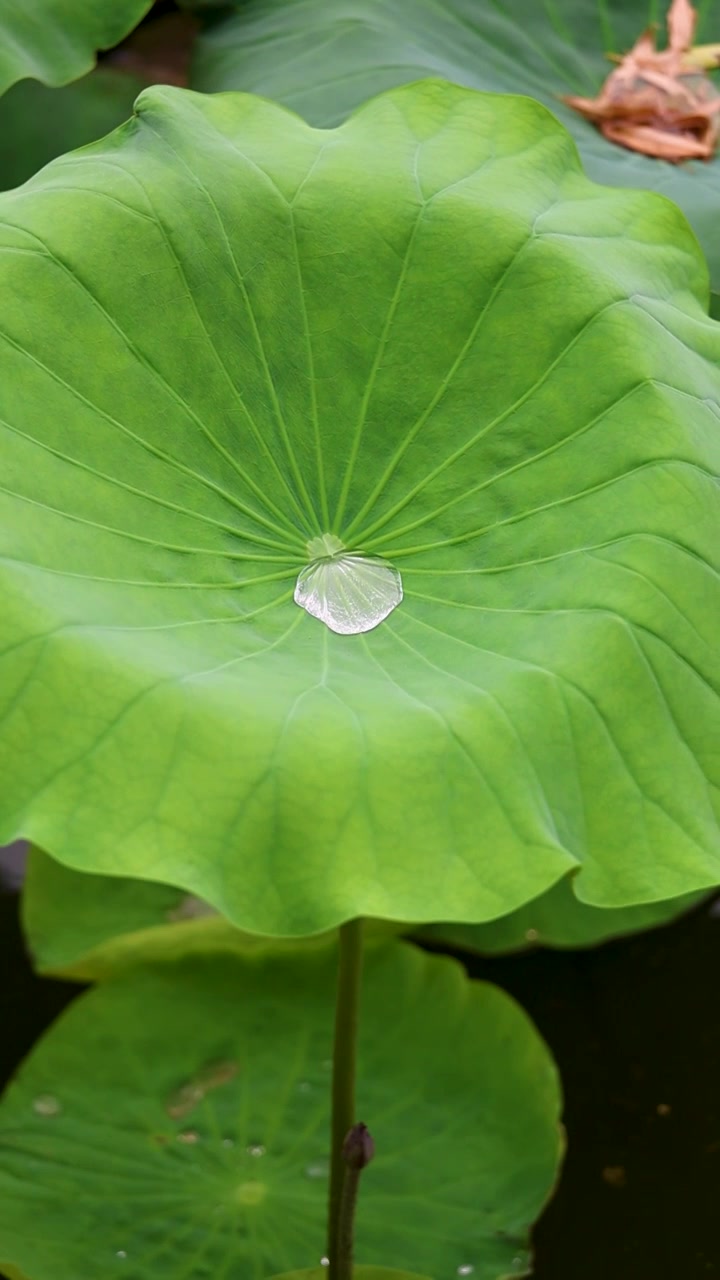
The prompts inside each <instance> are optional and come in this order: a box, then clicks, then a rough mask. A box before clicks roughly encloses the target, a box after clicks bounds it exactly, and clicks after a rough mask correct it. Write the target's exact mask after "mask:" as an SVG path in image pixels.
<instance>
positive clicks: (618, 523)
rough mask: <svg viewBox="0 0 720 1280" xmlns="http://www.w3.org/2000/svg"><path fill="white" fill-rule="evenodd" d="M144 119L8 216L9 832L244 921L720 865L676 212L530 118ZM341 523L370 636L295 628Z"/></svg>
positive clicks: (708, 571) (653, 883) (172, 113)
mask: <svg viewBox="0 0 720 1280" xmlns="http://www.w3.org/2000/svg"><path fill="white" fill-rule="evenodd" d="M138 111H139V114H138V116H137V118H135V119H133V121H131V122H130V123H128V124H127V125H125V126H123V127H122V128H121V129H120V130H118V131H117V132H116V133H115V134H112V135H111V136H110V138H109V139H107V140H106V141H104V142H103V143H100V144H97V145H95V146H92V147H90V148H87V149H85V150H84V151H82V152H80V153H78V154H74V155H70V156H69V157H64V158H62V159H60V160H58V161H56V162H54V163H53V164H52V165H50V166H49V167H48V168H47V169H45V170H44V171H43V173H41V174H40V175H38V176H37V177H36V178H34V179H32V180H31V182H30V183H28V184H27V185H26V186H25V187H23V188H21V189H20V190H18V191H16V192H9V193H6V194H5V195H3V196H2V197H0V221H1V223H2V226H1V227H0V287H2V291H3V298H4V300H5V301H4V330H3V334H2V341H1V344H0V353H1V356H0V358H1V362H2V370H1V373H2V376H1V377H0V449H1V450H2V461H3V468H2V480H1V484H2V489H1V492H0V506H1V508H2V510H1V511H0V515H1V517H2V519H1V521H0V528H1V529H2V531H3V532H2V543H1V544H0V555H1V556H2V559H1V560H0V564H1V566H2V569H1V572H0V583H1V585H2V590H3V601H4V603H3V610H2V617H1V618H0V652H1V653H2V658H1V659H0V689H1V690H2V704H1V705H0V750H1V751H2V779H3V783H2V791H1V793H0V838H4V839H6V840H9V839H12V838H14V837H15V836H17V835H18V834H24V835H26V836H28V837H29V838H30V839H33V840H34V841H36V843H38V844H39V845H40V846H41V847H43V848H45V849H47V850H48V851H49V852H50V853H51V854H52V855H53V856H55V857H57V858H58V859H59V860H61V861H64V862H66V863H68V864H69V865H72V866H75V867H77V868H78V869H80V870H85V871H92V872H98V873H103V872H105V873H110V874H115V875H129V876H135V877H140V878H144V879H153V880H157V881H161V882H168V883H172V884H174V885H178V886H180V887H182V888H184V889H186V890H188V891H189V892H192V893H195V894H197V895H198V896H200V897H202V898H204V899H205V900H207V901H209V902H210V903H212V904H213V905H214V906H216V907H218V908H219V909H220V910H222V912H223V913H224V914H226V915H227V916H228V917H230V918H231V919H232V920H233V922H234V923H235V924H237V925H238V926H239V927H241V928H245V929H247V930H249V931H251V932H258V933H263V932H265V933H276V934H292V933H297V934H300V933H312V932H319V931H321V930H323V929H327V928H329V927H331V926H333V925H335V924H337V923H339V922H340V921H341V920H343V919H347V918H350V917H353V916H356V915H358V914H363V915H368V916H382V917H389V918H393V919H397V920H407V921H412V922H417V921H428V920H437V919H445V920H463V921H466V922H468V921H472V922H480V921H483V920H488V919H493V918H495V917H497V916H499V915H502V914H505V913H507V912H509V911H511V910H513V909H515V908H516V907H518V906H520V905H521V904H522V903H524V902H527V901H529V900H530V899H532V898H535V897H538V896H539V895H540V894H542V893H543V892H544V891H545V890H546V889H548V888H549V887H550V886H551V885H553V884H554V883H555V882H556V881H557V880H558V879H559V878H560V877H561V876H562V875H563V874H564V873H566V872H568V871H570V870H573V869H577V868H580V873H579V875H578V876H577V877H576V879H575V881H574V884H575V888H576V892H577V893H578V896H579V897H580V898H582V899H583V900H584V901H586V902H588V903H591V904H593V905H596V906H622V905H631V904H637V903H642V902H654V901H662V900H663V899H670V898H672V897H675V896H678V895H681V894H686V893H690V892H693V891H695V890H699V889H702V888H706V887H708V886H710V885H714V884H716V883H717V882H718V879H720V830H719V828H718V821H717V805H718V799H717V797H718V783H720V773H719V772H718V771H719V768H720V762H719V760H718V755H717V751H716V750H715V743H716V741H717V738H718V734H719V733H720V703H719V701H718V697H717V691H718V679H719V673H718V652H717V635H718V633H719V632H720V578H719V577H718V568H719V567H720V546H719V542H718V537H717V532H718V489H717V481H716V475H717V472H718V470H720V466H719V464H720V433H719V432H718V423H719V421H720V327H719V326H717V325H716V324H714V323H713V322H712V321H710V320H709V319H708V318H707V316H705V315H704V313H703V307H704V300H705V295H706V286H707V277H706V274H705V268H704V264H703V263H702V261H701V259H700V256H699V254H698V252H697V247H696V243H695V240H694V238H693V237H692V235H691V233H690V231H689V229H688V227H687V224H686V223H685V221H684V219H683V218H682V217H681V215H680V214H679V213H678V211H677V210H676V209H675V207H674V206H673V205H671V204H670V203H668V202H666V201H663V200H661V199H659V198H658V197H656V196H653V195H651V194H648V193H644V192H626V191H609V190H606V189H603V188H599V187H596V186H594V185H593V184H591V183H589V182H588V181H587V180H586V179H585V178H584V177H583V175H582V173H581V171H580V169H579V167H578V162H577V158H576V153H575V149H574V146H573V144H572V141H571V139H570V138H569V136H568V134H567V133H566V132H565V131H564V130H563V129H562V128H561V127H560V126H559V125H558V124H557V123H556V122H555V121H554V120H553V118H552V116H551V115H550V114H549V113H548V112H547V111H546V110H545V108H543V107H541V106H539V105H538V104H537V103H534V102H532V101H530V100H529V99H525V98H507V99H505V98H502V97H498V96H495V95H483V94H476V93H473V92H472V91H469V90H464V89H459V88H454V87H453V86H450V85H446V84H442V83H433V82H431V83H428V84H425V85H423V86H419V87H418V86H415V87H409V88H403V89H400V90H395V91H393V92H392V93H390V94H388V95H385V96H383V97H381V98H379V99H377V100H375V101H374V102H373V103H370V104H368V105H367V106H366V107H364V108H363V109H362V110H361V111H360V112H358V114H357V115H356V116H354V117H353V118H352V119H351V120H350V121H349V122H348V123H347V124H346V125H344V126H342V127H341V128H339V129H338V130H336V131H327V132H325V131H318V130H314V129H311V128H310V127H309V126H307V125H306V124H304V123H303V122H302V121H301V120H300V119H299V118H297V117H294V116H292V115H290V114H289V113H287V112H286V111H285V110H284V109H282V108H281V107H278V106H275V105H273V104H270V103H266V102H262V101H260V100H257V99H254V98H250V97H244V96H235V95H227V96H225V95H220V96H218V97H210V98H207V97H204V96H201V95H195V94H192V93H185V92H183V91H181V90H177V89H167V88H164V89H154V90H150V91H147V92H146V93H145V94H143V95H142V96H141V98H140V100H139V107H138ZM380 143H382V145H380ZM109 264H111V266H110V265H109ZM328 528H330V529H331V530H332V532H333V533H334V534H336V535H337V536H339V537H340V539H341V541H343V542H344V543H345V544H346V545H347V546H348V547H352V548H353V549H355V550H357V551H359V552H361V553H364V552H368V553H370V554H372V555H381V556H384V557H386V558H387V559H388V560H389V561H390V562H391V563H393V564H394V565H395V566H396V567H397V568H399V569H400V571H401V573H402V577H403V584H404V590H405V597H404V600H403V602H402V604H401V605H400V606H399V608H397V609H396V610H395V612H394V613H392V614H391V616H390V617H389V618H388V619H387V620H386V621H385V622H383V623H382V624H381V625H380V626H379V627H378V628H377V629H376V630H374V631H371V632H369V633H368V634H367V635H351V636H339V635H333V634H331V633H330V632H329V631H328V630H327V629H326V628H325V627H324V626H323V625H322V623H320V622H318V621H317V620H315V619H314V618H311V617H309V616H308V615H307V614H306V613H304V612H303V611H302V610H300V609H298V608H297V606H296V605H295V604H294V603H293V599H292V595H293V587H294V583H295V579H296V575H297V573H298V571H299V570H300V568H301V567H302V566H303V564H304V563H305V561H306V559H307V555H308V551H307V543H308V540H310V539H311V538H313V537H316V536H317V535H318V534H319V533H321V532H322V531H323V530H327V529H328Z"/></svg>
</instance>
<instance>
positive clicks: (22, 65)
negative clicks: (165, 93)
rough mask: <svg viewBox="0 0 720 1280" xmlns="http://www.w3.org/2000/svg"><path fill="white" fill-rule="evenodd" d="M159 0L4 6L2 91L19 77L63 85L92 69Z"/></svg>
mask: <svg viewBox="0 0 720 1280" xmlns="http://www.w3.org/2000/svg"><path fill="white" fill-rule="evenodd" d="M152 5H153V0H112V2H110V0H22V3H19V4H16V3H12V0H11V3H10V4H7V3H5V4H3V6H2V12H0V93H4V92H5V90H6V89H9V88H10V85H12V84H15V81H16V80H24V79H26V78H29V79H33V80H41V81H42V82H43V84H48V85H61V84H68V83H69V82H70V81H71V80H77V79H78V78H79V77H80V76H82V75H84V73H85V72H86V71H89V70H90V68H91V67H92V66H93V64H94V62H95V55H96V53H97V52H98V50H100V49H110V48H112V46H113V45H115V44H118V43H119V41H120V40H122V38H123V36H126V35H127V34H128V32H129V31H132V29H133V27H134V26H136V25H137V23H138V22H139V21H140V19H141V18H142V17H143V16H144V15H145V14H146V13H147V12H148V10H149V9H150V8H152Z"/></svg>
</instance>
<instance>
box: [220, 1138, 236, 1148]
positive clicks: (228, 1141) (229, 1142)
mask: <svg viewBox="0 0 720 1280" xmlns="http://www.w3.org/2000/svg"><path fill="white" fill-rule="evenodd" d="M222 1144H223V1146H224V1147H234V1146H235V1139H234V1138H223V1140H222Z"/></svg>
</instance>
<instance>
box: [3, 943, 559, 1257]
mask: <svg viewBox="0 0 720 1280" xmlns="http://www.w3.org/2000/svg"><path fill="white" fill-rule="evenodd" d="M334 983H335V955H334V954H333V953H328V952H327V951H326V952H324V953H314V954H310V953H308V952H307V951H303V952H302V953H297V954H296V955H294V956H292V957H284V958H281V957H274V958H269V957H265V958H264V959H261V960H256V961H255V962H254V963H252V962H247V961H245V962H243V961H242V960H240V959H239V958H237V957H236V958H233V957H229V956H228V957H222V958H220V957H213V958H206V960H205V961H202V960H200V959H198V958H197V957H195V958H194V959H193V960H192V961H191V962H189V963H185V964H180V965H179V966H177V967H175V966H173V965H164V966H162V968H160V969H157V970H152V969H148V970H135V971H134V972H133V974H131V975H127V977H125V978H123V979H118V980H116V981H113V982H109V983H106V984H104V985H102V986H100V987H97V988H95V989H94V990H93V991H91V992H90V993H88V994H86V995H84V996H81V997H80V998H79V999H78V1000H77V1001H76V1002H75V1003H74V1004H73V1005H72V1006H71V1008H70V1009H69V1010H68V1011H67V1012H66V1013H65V1014H64V1015H63V1016H62V1018H61V1019H60V1020H59V1022H58V1023H57V1024H56V1025H55V1026H54V1027H53V1028H52V1029H51V1030H50V1031H49V1032H48V1033H47V1035H46V1036H45V1038H44V1039H43V1040H42V1041H41V1043H40V1044H39V1046H38V1047H37V1048H36V1049H35V1050H34V1051H33V1053H32V1054H31V1056H30V1058H29V1059H28V1060H27V1062H26V1063H25V1065H24V1067H23V1068H22V1070H21V1071H20V1073H19V1076H18V1077H17V1079H16V1081H15V1083H14V1084H13V1085H11V1086H10V1089H9V1091H8V1093H7V1095H6V1099H5V1101H4V1103H3V1104H2V1107H0V1139H1V1140H2V1156H0V1240H1V1241H2V1244H1V1245H0V1250H1V1253H0V1265H1V1266H3V1268H4V1265H5V1262H9V1263H10V1265H11V1266H12V1267H16V1268H17V1269H18V1270H19V1271H20V1273H21V1274H22V1275H25V1276H27V1280H78V1277H79V1276H82V1277H83V1280H108V1276H109V1275H112V1276H114V1275H116V1274H121V1272H122V1265H121V1264H123V1263H126V1264H127V1266H126V1267H125V1270H126V1271H127V1272H128V1274H130V1275H132V1276H133V1277H134V1278H136V1280H151V1278H152V1280H163V1278H164V1277H167V1280H179V1278H180V1277H182V1276H189V1275H191V1274H192V1277H193V1280H204V1278H205V1277H207V1278H208V1280H210V1278H212V1280H220V1277H222V1276H223V1275H225V1274H228V1275H229V1274H230V1273H231V1272H232V1273H233V1274H238V1275H242V1276H243V1280H266V1277H267V1276H268V1275H272V1274H274V1273H275V1272H278V1271H286V1270H288V1269H289V1268H298V1267H303V1266H305V1265H306V1264H308V1263H312V1262H313V1261H315V1263H316V1264H317V1263H319V1262H320V1258H321V1256H322V1252H323V1240H324V1219H325V1207H326V1206H325V1202H326V1196H327V1144H328V1141H329V1135H328V1127H329V1114H328V1109H329V1089H328V1082H329V1067H330V1063H329V1056H330V1053H331V1043H332V997H333V990H334ZM361 1025H362V1032H361V1045H360V1057H359V1073H360V1075H359V1099H358V1106H359V1108H360V1113H361V1114H362V1115H363V1116H365V1118H366V1120H367V1122H368V1123H369V1124H371V1125H372V1131H373V1135H374V1138H375V1141H376V1145H377V1155H376V1158H375V1160H374V1161H373V1163H372V1165H371V1166H370V1168H369V1169H368V1170H367V1172H366V1174H365V1175H364V1178H363V1187H362V1196H361V1203H360V1211H359V1218H358V1237H357V1260H358V1262H359V1263H372V1264H376V1265H378V1266H379V1265H381V1264H387V1265H388V1266H391V1267H403V1266H405V1267H409V1268H414V1269H419V1268H420V1267H423V1268H424V1270H425V1272H426V1273H427V1272H428V1271H429V1272H430V1274H431V1275H432V1276H433V1277H434V1278H435V1280H455V1278H456V1275H457V1269H458V1267H461V1266H470V1265H472V1266H473V1267H474V1271H473V1276H474V1277H476V1278H477V1280H497V1278H498V1277H500V1276H504V1275H506V1274H507V1273H508V1272H510V1271H514V1273H515V1274H526V1271H527V1263H528V1256H529V1255H528V1247H527V1246H528V1240H527V1237H528V1229H529V1226H530V1224H531V1223H532V1222H533V1220H534V1219H535V1218H536V1217H537V1215H538V1213H539V1211H540V1209H541V1208H542V1205H543V1203H544V1201H545V1199H546V1197H547V1196H548V1194H549V1192H550V1190H551V1188H552V1184H553V1181H554V1179H555V1176H556V1173H557V1167H558V1162H559V1159H560V1154H561V1146H562V1139H561V1133H560V1128H559V1124H558V1108H559V1094H558V1082H557V1076H556V1072H555V1069H554V1067H553V1064H552V1061H551V1059H550V1056H549V1054H548V1051H547V1049H546V1048H545V1046H544V1044H543V1042H542V1041H541V1039H540V1037H539V1036H538V1035H537V1033H536V1032H535V1031H534V1029H533V1028H532V1026H531V1024H530V1023H529V1021H528V1019H527V1018H526V1016H525V1015H524V1014H523V1012H522V1011H521V1010H520V1009H519V1007H518V1006H517V1005H516V1004H515V1003H514V1002H513V1001H512V1000H511V999H510V998H509V997H508V996H506V995H505V994H504V993H503V992H501V991H499V990H498V989H497V988H495V987H491V986H488V985H486V984H479V983H471V982H468V980H467V979H466V978H465V976H464V974H463V971H462V969H461V967H460V966H459V965H458V964H457V963H456V962H454V961H449V960H447V959H438V958H436V957H431V956H428V955H426V954H424V953H423V952H421V951H419V950H417V949H416V948H413V947H409V946H407V945H404V944H399V943H393V944H390V945H389V946H386V947H383V948H379V949H377V950H373V951H371V952H370V953H369V955H368V958H367V968H366V981H365V985H364V994H363V1012H362V1024H361ZM419 1059H421V1060H422V1061H423V1063H424V1070H423V1072H422V1073H419V1072H418V1071H417V1063H418V1060H419ZM490 1104H491V1105H490ZM70 1203H71V1204H72V1205H73V1206H74V1211H73V1213H72V1214H69V1213H68V1204H70ZM39 1220H42V1222H43V1226H44V1229H43V1231H42V1232H38V1230H37V1224H38V1221H39Z"/></svg>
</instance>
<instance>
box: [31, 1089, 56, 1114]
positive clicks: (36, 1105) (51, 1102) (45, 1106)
mask: <svg viewBox="0 0 720 1280" xmlns="http://www.w3.org/2000/svg"><path fill="white" fill-rule="evenodd" d="M32 1107H33V1111H34V1112H35V1115H36V1116H59V1115H60V1112H61V1111H62V1106H61V1104H60V1103H59V1102H58V1100H57V1098H54V1097H53V1095H52V1094H51V1093H41V1094H39V1095H38V1097H37V1098H34V1099H33V1104H32Z"/></svg>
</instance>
